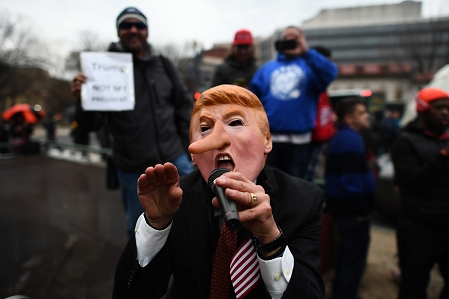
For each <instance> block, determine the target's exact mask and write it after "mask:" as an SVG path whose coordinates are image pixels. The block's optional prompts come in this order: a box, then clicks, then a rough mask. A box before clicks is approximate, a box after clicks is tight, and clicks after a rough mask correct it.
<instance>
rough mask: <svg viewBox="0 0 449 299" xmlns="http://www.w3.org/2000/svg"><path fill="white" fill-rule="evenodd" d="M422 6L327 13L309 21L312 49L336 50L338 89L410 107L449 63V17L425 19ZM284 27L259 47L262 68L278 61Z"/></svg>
mask: <svg viewBox="0 0 449 299" xmlns="http://www.w3.org/2000/svg"><path fill="white" fill-rule="evenodd" d="M421 6H422V3H421V2H418V1H404V2H401V3H398V4H384V5H371V6H358V7H349V8H338V9H323V10H321V11H320V12H319V13H318V14H317V15H316V16H315V17H313V18H311V19H309V20H306V21H304V22H303V23H302V24H301V25H300V27H301V28H302V29H303V30H304V32H305V34H306V37H307V41H308V44H309V46H311V47H313V46H324V47H327V48H330V49H331V51H332V60H333V61H334V62H335V63H337V65H338V66H339V77H338V78H337V80H335V81H334V82H333V83H332V84H331V86H330V87H329V90H330V91H333V90H355V89H360V90H371V91H372V92H373V93H377V94H384V97H385V100H386V102H387V103H407V102H409V101H411V100H412V99H413V97H414V95H415V94H416V91H417V90H418V89H420V88H422V87H423V86H424V85H425V84H427V83H428V82H429V81H430V80H431V79H432V77H433V75H434V73H435V72H436V71H437V70H438V69H439V68H441V67H442V66H444V65H445V64H447V63H449V17H439V18H423V17H422V16H421ZM281 32H282V29H277V30H275V32H274V33H273V34H272V35H271V36H269V37H266V38H263V39H260V40H259V42H258V44H257V50H258V56H259V64H260V65H262V64H263V63H265V62H267V61H269V60H271V59H274V58H275V57H276V51H275V49H274V42H275V41H276V40H277V39H279V37H280V34H281Z"/></svg>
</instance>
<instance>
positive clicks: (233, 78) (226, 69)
mask: <svg viewBox="0 0 449 299" xmlns="http://www.w3.org/2000/svg"><path fill="white" fill-rule="evenodd" d="M256 71H257V66H256V63H255V61H254V60H250V61H249V63H248V65H241V64H240V63H238V61H237V60H235V59H234V58H232V57H228V58H226V59H225V61H224V62H223V63H222V64H220V65H218V66H217V68H216V69H215V72H214V76H213V78H212V83H211V87H214V86H217V85H221V84H235V83H237V84H238V85H240V86H242V87H248V86H249V83H250V82H251V79H252V78H253V76H254V73H255V72H256Z"/></svg>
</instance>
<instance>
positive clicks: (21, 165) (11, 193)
mask: <svg viewBox="0 0 449 299" xmlns="http://www.w3.org/2000/svg"><path fill="white" fill-rule="evenodd" d="M37 138H40V137H39V136H37ZM64 155H66V156H65V157H61V156H64ZM91 160H92V158H91ZM93 160H94V163H91V162H89V161H86V160H82V159H79V158H76V154H75V155H73V152H71V151H69V152H67V153H66V154H60V156H59V157H58V155H57V154H54V155H52V156H51V157H48V156H44V155H32V156H21V157H13V156H8V155H6V156H5V155H3V156H0V231H1V236H2V237H1V242H0V298H5V297H8V296H12V295H17V294H22V295H27V296H29V297H31V298H32V299H52V298H55V299H59V298H64V299H71V298H73V299H78V298H96V299H101V298H111V294H112V284H113V276H114V270H115V266H116V263H117V261H118V258H119V256H120V253H121V251H122V249H123V247H124V245H125V243H126V233H125V217H124V212H123V209H122V205H121V202H120V194H119V192H118V191H108V190H106V189H105V187H104V186H105V176H104V175H105V171H104V165H103V164H102V163H101V160H100V159H99V157H96V158H94V159H93ZM378 223H379V224H377V225H375V226H373V228H372V231H371V237H372V241H371V246H370V252H369V257H368V267H367V270H366V273H365V276H364V278H363V282H362V287H361V291H360V295H361V297H362V298H363V299H389V298H391V299H393V298H396V294H397V285H396V283H395V280H394V279H393V276H392V275H391V269H393V268H395V266H396V263H397V260H396V243H395V238H394V230H393V229H391V228H388V227H386V226H384V225H382V224H381V223H382V222H378ZM332 274H333V273H332V270H329V271H327V272H326V273H324V274H323V278H324V280H325V284H326V290H327V298H330V295H329V293H330V289H331V279H332ZM442 284H443V283H442V280H441V278H440V277H439V275H438V273H437V271H436V270H435V271H434V272H433V273H432V279H431V283H430V286H429V299H436V298H438V295H437V294H438V293H439V291H440V289H441V287H442Z"/></svg>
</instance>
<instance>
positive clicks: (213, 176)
mask: <svg viewBox="0 0 449 299" xmlns="http://www.w3.org/2000/svg"><path fill="white" fill-rule="evenodd" d="M226 172H229V169H226V168H215V169H214V170H212V172H211V173H210V175H209V180H208V181H207V184H208V185H209V188H211V189H212V190H214V181H215V179H216V178H218V177H220V176H222V175H223V174H224V173H226Z"/></svg>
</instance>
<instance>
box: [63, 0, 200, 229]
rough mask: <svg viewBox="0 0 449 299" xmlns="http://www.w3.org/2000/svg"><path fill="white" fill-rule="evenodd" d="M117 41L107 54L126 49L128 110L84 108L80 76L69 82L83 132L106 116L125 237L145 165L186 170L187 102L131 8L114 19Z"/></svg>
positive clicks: (143, 23) (131, 224) (130, 226)
mask: <svg viewBox="0 0 449 299" xmlns="http://www.w3.org/2000/svg"><path fill="white" fill-rule="evenodd" d="M116 26H117V33H118V37H119V41H118V42H113V43H111V45H110V46H109V49H108V51H109V52H123V53H131V54H132V56H133V69H134V92H135V107H134V110H129V111H114V112H96V111H84V110H83V109H82V107H81V104H80V92H81V85H82V84H83V83H85V82H86V79H87V78H86V76H85V75H84V74H81V73H80V74H78V75H77V76H76V77H75V78H74V79H73V81H72V86H71V88H72V93H73V94H74V95H75V96H76V97H77V99H78V100H77V120H78V122H79V126H80V127H83V128H86V129H87V130H88V131H97V130H99V129H100V128H101V127H102V125H103V124H104V122H105V120H107V123H108V126H109V129H110V133H111V135H112V152H113V162H114V164H115V166H116V168H117V175H118V180H119V183H120V189H121V192H122V199H123V205H124V208H125V211H126V216H127V220H126V222H127V223H126V227H127V232H128V236H130V235H131V234H132V233H133V232H134V227H135V224H136V221H137V218H138V217H139V216H140V215H141V214H142V213H143V209H142V207H141V205H140V202H139V199H138V197H137V194H136V189H137V179H138V178H139V176H140V174H141V173H142V172H143V171H145V169H146V168H147V167H148V165H155V164H158V163H161V162H165V161H170V162H172V163H173V164H175V166H176V167H177V168H178V171H179V173H180V175H184V174H187V173H189V172H190V171H192V164H191V161H190V158H189V156H188V154H187V147H188V144H189V132H188V131H189V122H190V114H191V111H192V106H193V103H192V102H193V101H192V99H191V97H190V96H189V94H188V91H187V88H186V87H185V85H184V83H183V82H182V80H181V79H180V77H179V75H178V73H177V71H176V70H175V68H174V66H173V64H172V63H171V62H170V61H169V60H168V59H167V58H165V57H164V56H162V55H159V54H158V53H156V51H155V49H154V48H153V47H152V46H151V45H150V44H149V43H148V42H147V39H148V22H147V18H146V17H145V15H144V14H143V13H142V12H141V11H139V10H138V9H137V8H135V7H128V8H125V9H124V10H123V11H122V12H121V13H120V14H119V15H118V17H117V20H116Z"/></svg>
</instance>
